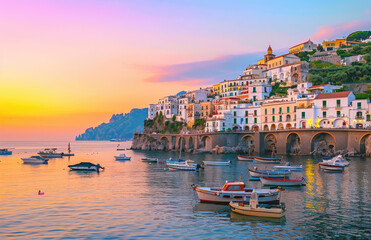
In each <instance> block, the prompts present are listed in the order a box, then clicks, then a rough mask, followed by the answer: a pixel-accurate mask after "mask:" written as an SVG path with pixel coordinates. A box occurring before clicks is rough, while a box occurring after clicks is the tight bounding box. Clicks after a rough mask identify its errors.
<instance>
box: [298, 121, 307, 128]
mask: <svg viewBox="0 0 371 240" xmlns="http://www.w3.org/2000/svg"><path fill="white" fill-rule="evenodd" d="M299 124H300V125H299V126H300V128H307V121H305V120H302V121H300V123H299Z"/></svg>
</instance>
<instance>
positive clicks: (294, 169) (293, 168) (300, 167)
mask: <svg viewBox="0 0 371 240" xmlns="http://www.w3.org/2000/svg"><path fill="white" fill-rule="evenodd" d="M273 168H276V169H279V170H290V171H298V172H300V171H303V166H297V167H294V166H274V167H273Z"/></svg>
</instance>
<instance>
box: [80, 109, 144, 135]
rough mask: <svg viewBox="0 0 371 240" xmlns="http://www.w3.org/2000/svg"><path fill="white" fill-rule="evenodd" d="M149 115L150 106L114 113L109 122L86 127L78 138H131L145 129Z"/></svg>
mask: <svg viewBox="0 0 371 240" xmlns="http://www.w3.org/2000/svg"><path fill="white" fill-rule="evenodd" d="M147 115H148V108H143V109H137V108H134V109H132V110H131V111H130V112H129V113H125V114H123V113H121V114H113V115H112V117H111V119H110V120H109V122H108V123H102V124H101V125H99V126H97V127H94V128H93V127H90V128H88V129H86V130H85V133H83V134H80V135H79V136H77V137H76V140H110V139H120V140H129V139H131V138H132V137H133V134H134V133H135V132H142V131H143V123H144V120H145V119H146V118H147Z"/></svg>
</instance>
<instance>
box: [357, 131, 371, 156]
mask: <svg viewBox="0 0 371 240" xmlns="http://www.w3.org/2000/svg"><path fill="white" fill-rule="evenodd" d="M359 145H360V146H359V150H360V153H361V154H365V155H366V157H371V133H365V134H363V136H362V137H361V138H360V140H359Z"/></svg>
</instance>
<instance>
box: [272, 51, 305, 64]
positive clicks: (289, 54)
mask: <svg viewBox="0 0 371 240" xmlns="http://www.w3.org/2000/svg"><path fill="white" fill-rule="evenodd" d="M290 54H292V55H294V54H293V53H286V54H283V55H281V56H278V57H275V58H272V59H269V60H268V62H269V61H272V60H274V59H276V58H280V57H284V56H287V55H290ZM294 56H295V55H294ZM295 57H296V56H295ZM297 58H298V57H297Z"/></svg>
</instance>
